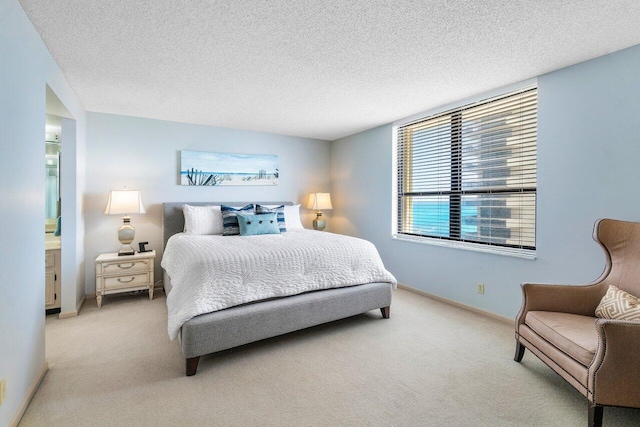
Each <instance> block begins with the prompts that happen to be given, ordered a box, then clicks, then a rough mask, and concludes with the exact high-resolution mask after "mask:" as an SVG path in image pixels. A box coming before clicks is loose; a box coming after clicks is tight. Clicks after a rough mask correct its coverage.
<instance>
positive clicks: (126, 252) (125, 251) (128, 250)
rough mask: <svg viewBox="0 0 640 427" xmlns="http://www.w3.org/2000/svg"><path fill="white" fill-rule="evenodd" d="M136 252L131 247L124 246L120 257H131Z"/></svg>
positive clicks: (119, 253)
mask: <svg viewBox="0 0 640 427" xmlns="http://www.w3.org/2000/svg"><path fill="white" fill-rule="evenodd" d="M135 253H136V251H135V250H134V249H133V248H132V247H131V245H122V249H120V250H119V251H118V256H129V255H135Z"/></svg>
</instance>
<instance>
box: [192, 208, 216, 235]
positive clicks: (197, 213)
mask: <svg viewBox="0 0 640 427" xmlns="http://www.w3.org/2000/svg"><path fill="white" fill-rule="evenodd" d="M182 212H183V213H184V232H185V233H186V234H222V214H221V211H220V206H191V205H182Z"/></svg>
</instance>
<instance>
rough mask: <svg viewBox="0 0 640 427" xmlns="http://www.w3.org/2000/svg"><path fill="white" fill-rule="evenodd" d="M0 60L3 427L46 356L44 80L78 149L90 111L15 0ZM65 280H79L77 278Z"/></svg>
mask: <svg viewBox="0 0 640 427" xmlns="http://www.w3.org/2000/svg"><path fill="white" fill-rule="evenodd" d="M0 62H1V63H2V66H0V129H2V155H1V156H0V200H2V209H0V235H1V236H2V243H1V244H0V378H6V380H7V400H6V401H5V403H4V404H3V405H2V406H0V425H1V426H6V425H8V424H9V422H10V420H11V419H12V418H13V417H14V416H16V413H17V411H18V409H19V407H20V405H21V403H22V402H23V399H24V398H25V397H26V395H27V391H28V389H29V387H30V386H31V385H32V384H33V382H34V380H36V378H37V376H38V373H39V372H40V371H41V369H42V368H43V366H44V362H45V349H44V320H45V310H44V283H45V279H44V229H43V224H44V222H43V220H44V216H45V209H44V200H45V193H44V189H45V179H44V131H45V99H46V95H45V93H46V85H47V84H48V85H49V86H50V87H51V89H53V91H54V92H55V93H56V94H57V96H58V98H60V100H61V101H62V102H63V103H64V104H65V106H66V107H67V109H68V110H69V111H70V112H71V113H72V114H73V115H74V117H75V118H76V122H77V134H76V144H77V145H78V146H79V147H80V151H81V152H82V146H83V145H84V138H85V131H84V126H85V116H84V114H85V113H84V110H83V108H82V106H81V105H80V103H79V102H78V100H77V99H76V98H75V95H74V93H73V91H72V90H71V88H70V87H69V85H68V84H67V82H66V80H65V78H64V76H63V75H62V72H61V71H60V69H59V68H58V66H57V65H56V63H55V62H54V60H53V58H52V57H51V55H50V54H49V52H48V51H47V49H46V47H45V45H44V43H43V42H42V40H41V39H40V36H39V35H38V33H37V32H36V31H35V29H34V28H33V26H32V25H31V22H30V21H29V19H28V18H27V16H26V14H25V13H24V11H23V10H22V7H21V6H20V4H19V3H18V1H17V0H2V1H1V2H0ZM78 161H82V159H78ZM72 185H73V188H71V189H69V188H67V190H69V191H71V192H74V193H76V194H77V193H78V192H82V191H83V185H84V178H83V175H80V176H79V177H77V179H74V182H73V183H72ZM63 190H64V189H63ZM71 211H72V212H73V213H74V215H71V216H73V217H74V218H75V217H76V216H78V217H81V208H80V207H79V206H77V205H76V206H73V207H72V208H71ZM83 232H84V224H82V223H78V222H76V221H75V219H71V221H69V222H67V235H72V236H73V237H72V238H71V239H72V240H75V239H76V238H77V239H79V240H80V241H83ZM63 239H64V236H63ZM82 249H83V245H82V244H81V245H80V246H79V248H78V249H77V251H74V254H73V255H72V259H73V260H74V262H76V261H77V260H78V259H82V258H83V253H82ZM64 258H65V254H64V250H63V260H64ZM77 265H78V264H77V263H76V266H77ZM82 277H84V276H82ZM68 279H72V280H73V281H74V284H75V283H78V282H76V278H75V277H74V278H68ZM63 280H64V279H63ZM82 287H84V284H83V283H82ZM75 296H76V289H73V287H72V289H71V295H69V296H67V295H64V294H63V298H62V300H63V301H62V303H63V306H65V304H68V305H70V306H71V307H73V308H74V309H75V306H76V302H77V301H76V298H75ZM65 298H66V300H67V301H65Z"/></svg>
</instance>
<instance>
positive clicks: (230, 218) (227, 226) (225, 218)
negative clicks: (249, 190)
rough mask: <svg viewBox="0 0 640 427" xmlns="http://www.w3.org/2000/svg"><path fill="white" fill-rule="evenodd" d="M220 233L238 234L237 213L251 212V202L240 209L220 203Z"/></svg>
mask: <svg viewBox="0 0 640 427" xmlns="http://www.w3.org/2000/svg"><path fill="white" fill-rule="evenodd" d="M220 209H221V210H222V235H223V236H237V235H238V234H240V227H239V225H238V217H237V214H238V213H251V214H252V213H253V203H251V204H248V205H247V206H244V207H242V208H240V209H236V208H234V207H231V206H226V205H222V206H221V207H220Z"/></svg>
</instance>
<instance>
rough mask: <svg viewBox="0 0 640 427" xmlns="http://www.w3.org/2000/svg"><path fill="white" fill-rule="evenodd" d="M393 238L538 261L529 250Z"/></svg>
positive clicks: (447, 241) (394, 237)
mask: <svg viewBox="0 0 640 427" xmlns="http://www.w3.org/2000/svg"><path fill="white" fill-rule="evenodd" d="M391 237H392V238H393V239H396V240H402V241H405V242H413V243H420V244H423V245H431V246H442V247H445V248H452V249H462V250H466V251H473V252H484V253H489V254H494V255H502V256H510V257H514V258H523V259H530V260H535V259H536V251H532V250H527V249H515V248H505V247H501V246H490V245H482V244H476V243H469V242H456V241H452V240H442V239H433V238H430V237H419V236H407V235H404V234H402V235H398V234H392V236H391Z"/></svg>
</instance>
